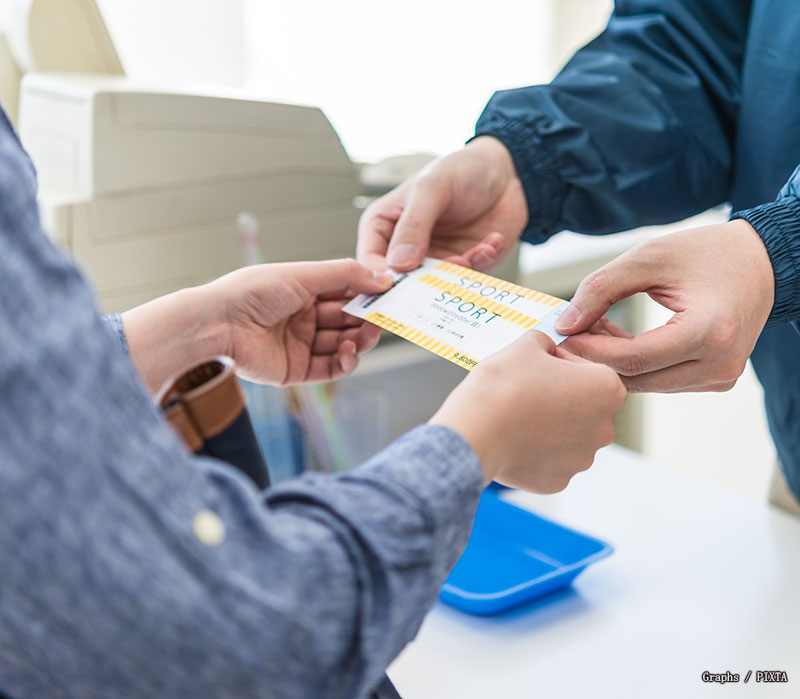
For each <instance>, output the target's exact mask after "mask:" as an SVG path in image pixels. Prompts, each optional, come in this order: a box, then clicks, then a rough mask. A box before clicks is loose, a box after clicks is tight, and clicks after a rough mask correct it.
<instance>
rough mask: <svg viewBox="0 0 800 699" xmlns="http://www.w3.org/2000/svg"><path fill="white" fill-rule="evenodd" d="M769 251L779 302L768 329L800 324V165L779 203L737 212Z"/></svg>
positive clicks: (780, 195)
mask: <svg viewBox="0 0 800 699" xmlns="http://www.w3.org/2000/svg"><path fill="white" fill-rule="evenodd" d="M731 218H733V219H737V218H741V219H744V220H745V221H747V222H748V223H749V224H750V225H751V226H753V228H755V229H756V231H757V232H758V234H759V235H760V236H761V239H762V240H763V241H764V245H766V247H767V252H768V253H769V258H770V261H771V262H772V270H773V272H774V274H775V302H774V304H773V306H772V313H771V314H770V317H769V319H768V320H767V327H770V326H772V325H778V324H781V323H786V322H788V321H798V320H800V165H798V166H797V168H796V169H795V171H794V172H793V173H792V176H791V177H790V178H789V181H788V182H787V183H786V184H785V185H784V187H783V189H781V191H780V194H778V198H777V199H776V200H775V201H772V202H768V203H766V204H762V205H760V206H756V207H753V208H752V209H746V210H744V211H737V212H736V213H734V214H733V216H731Z"/></svg>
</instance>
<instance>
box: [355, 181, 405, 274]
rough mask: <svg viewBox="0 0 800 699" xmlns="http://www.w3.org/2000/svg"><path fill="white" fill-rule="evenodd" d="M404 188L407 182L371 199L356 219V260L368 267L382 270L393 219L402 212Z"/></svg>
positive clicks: (392, 229) (391, 232) (395, 222)
mask: <svg viewBox="0 0 800 699" xmlns="http://www.w3.org/2000/svg"><path fill="white" fill-rule="evenodd" d="M407 190H408V186H407V185H400V186H399V187H398V188H397V189H394V190H392V191H391V192H389V193H388V194H385V195H384V196H382V197H381V198H380V199H377V200H375V201H374V202H372V204H370V205H369V206H368V207H367V209H366V210H365V211H364V213H363V214H362V215H361V218H360V219H359V221H358V243H357V245H356V259H358V261H359V262H361V263H362V264H363V265H365V266H367V267H369V268H370V269H375V270H378V271H383V270H385V269H386V266H387V265H386V251H387V249H388V248H389V241H390V240H391V239H392V235H393V233H394V228H395V225H396V224H397V219H398V218H400V214H402V213H403V209H404V202H405V198H406V192H407Z"/></svg>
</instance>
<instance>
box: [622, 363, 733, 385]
mask: <svg viewBox="0 0 800 699" xmlns="http://www.w3.org/2000/svg"><path fill="white" fill-rule="evenodd" d="M620 378H621V379H622V382H623V383H624V384H625V388H626V389H627V390H628V393H683V392H687V391H692V392H696V391H713V390H714V388H713V387H714V386H717V385H722V384H725V385H727V384H728V383H729V382H728V381H718V380H715V379H713V378H711V376H710V375H709V370H708V366H707V365H705V364H703V363H702V362H700V361H697V360H690V361H686V362H682V363H681V364H676V365H675V366H671V367H668V368H666V369H659V370H658V371H650V372H648V373H646V374H640V375H638V376H621V377H620ZM719 390H721V389H719Z"/></svg>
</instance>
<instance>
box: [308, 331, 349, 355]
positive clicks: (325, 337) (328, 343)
mask: <svg viewBox="0 0 800 699" xmlns="http://www.w3.org/2000/svg"><path fill="white" fill-rule="evenodd" d="M360 331H361V327H357V328H347V329H344V330H342V329H339V330H318V331H317V334H316V335H315V336H314V342H313V343H312V345H311V354H336V352H338V351H339V346H340V345H341V344H342V343H343V342H347V341H349V342H352V343H353V344H354V345H357V344H358V337H359V333H360Z"/></svg>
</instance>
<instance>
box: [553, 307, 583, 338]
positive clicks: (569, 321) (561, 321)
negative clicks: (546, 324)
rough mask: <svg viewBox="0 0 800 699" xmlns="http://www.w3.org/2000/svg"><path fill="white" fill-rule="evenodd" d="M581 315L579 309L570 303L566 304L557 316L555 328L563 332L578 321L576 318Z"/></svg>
mask: <svg viewBox="0 0 800 699" xmlns="http://www.w3.org/2000/svg"><path fill="white" fill-rule="evenodd" d="M580 317H581V313H580V311H579V310H578V309H577V308H575V306H573V305H571V304H567V307H566V308H565V309H564V312H563V313H562V314H561V315H560V316H559V317H558V320H557V321H556V330H558V331H559V332H563V331H564V330H569V329H570V328H571V327H572V326H573V325H575V323H577V322H578V318H580Z"/></svg>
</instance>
